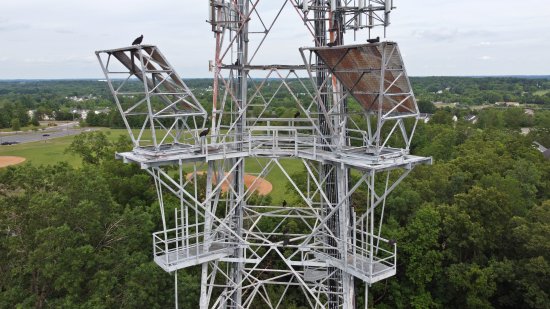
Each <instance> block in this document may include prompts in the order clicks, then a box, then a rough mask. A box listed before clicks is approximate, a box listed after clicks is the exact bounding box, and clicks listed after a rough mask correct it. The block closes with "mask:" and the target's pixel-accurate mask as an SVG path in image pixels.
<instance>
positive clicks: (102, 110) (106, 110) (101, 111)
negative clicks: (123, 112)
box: [94, 107, 111, 115]
mask: <svg viewBox="0 0 550 309" xmlns="http://www.w3.org/2000/svg"><path fill="white" fill-rule="evenodd" d="M109 112H111V109H110V108H108V107H105V108H103V109H98V110H95V111H94V113H95V114H96V115H99V114H108V113H109Z"/></svg>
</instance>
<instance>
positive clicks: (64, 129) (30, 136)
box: [0, 122, 94, 147]
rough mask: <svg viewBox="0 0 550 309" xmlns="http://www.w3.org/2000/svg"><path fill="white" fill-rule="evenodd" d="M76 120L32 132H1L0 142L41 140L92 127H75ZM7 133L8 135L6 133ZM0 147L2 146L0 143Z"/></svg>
mask: <svg viewBox="0 0 550 309" xmlns="http://www.w3.org/2000/svg"><path fill="white" fill-rule="evenodd" d="M77 125H78V122H69V123H65V124H61V125H58V126H55V127H48V128H45V129H44V130H40V131H33V132H21V133H16V134H14V133H12V132H10V133H5V132H4V133H3V134H0V144H2V143H5V142H9V143H13V142H15V143H30V142H37V141H43V140H48V139H53V138H58V137H63V136H69V135H76V134H79V133H81V132H85V131H91V130H94V129H89V128H86V129H80V128H77ZM8 134H9V135H8ZM0 147H2V146H1V145H0Z"/></svg>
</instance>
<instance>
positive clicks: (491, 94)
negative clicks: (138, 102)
mask: <svg viewBox="0 0 550 309" xmlns="http://www.w3.org/2000/svg"><path fill="white" fill-rule="evenodd" d="M273 81H274V82H273V83H269V82H267V83H266V84H265V85H264V89H265V91H266V93H265V95H266V96H269V95H270V94H274V93H275V92H276V91H277V88H278V85H279V83H278V81H279V80H278V79H273ZM185 82H186V83H187V85H188V86H189V87H190V88H191V89H192V90H193V92H194V94H195V96H196V97H197V99H198V100H199V101H200V102H201V103H202V104H203V105H204V107H205V108H206V110H208V111H210V106H209V103H210V102H212V91H211V88H209V87H211V85H212V80H211V79H191V80H186V81H185ZM255 82H256V83H259V82H260V81H254V80H252V81H251V84H252V86H251V87H254V83H255ZM288 82H289V84H290V86H291V87H293V83H295V84H296V85H298V83H299V81H298V80H290V81H288ZM302 82H303V83H304V84H306V85H307V84H308V81H306V80H304V81H302ZM411 83H412V85H413V88H414V92H415V94H416V97H417V99H418V100H419V102H432V103H433V102H442V103H458V106H461V107H472V106H479V105H484V104H494V103H497V102H517V103H521V104H529V105H531V106H532V107H537V108H550V79H549V78H548V77H545V76H542V77H412V78H411ZM140 86H141V85H140V83H138V82H137V81H130V82H129V89H133V88H132V87H135V89H136V90H137V89H140ZM113 106H114V102H113V101H112V96H111V94H110V92H109V90H108V87H107V86H106V82H105V81H98V80H3V81H0V129H2V128H14V129H17V128H19V127H25V126H30V125H35V126H38V124H37V122H38V121H41V120H44V119H45V118H46V116H47V117H48V118H55V119H56V120H74V119H77V120H78V118H79V115H78V114H76V115H75V114H74V113H73V111H74V110H92V112H91V113H88V115H89V116H91V117H90V119H89V120H88V122H89V123H88V125H91V126H110V127H121V126H122V121H121V120H120V119H119V117H118V112H117V111H116V110H115V109H114V108H111V111H110V112H109V113H107V114H104V115H99V116H97V115H96V114H94V113H93V110H94V109H96V110H97V109H104V108H106V107H113ZM272 106H273V107H275V111H274V115H271V116H274V117H282V116H285V117H286V116H292V113H293V112H292V111H289V110H288V107H294V102H293V101H292V99H291V98H290V97H288V96H287V95H286V94H284V93H280V94H278V95H275V97H274V99H273V102H272ZM425 106H426V105H422V106H421V109H422V112H427V113H433V111H434V110H433V109H432V108H430V107H429V106H428V107H426V108H423V107H425ZM29 110H33V111H34V116H33V117H30V116H29V114H28V111H29ZM251 112H252V113H254V112H255V111H254V110H253V111H251ZM256 112H257V111H256Z"/></svg>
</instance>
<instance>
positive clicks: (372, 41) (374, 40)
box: [367, 36, 380, 44]
mask: <svg viewBox="0 0 550 309" xmlns="http://www.w3.org/2000/svg"><path fill="white" fill-rule="evenodd" d="M367 42H369V43H371V44H372V43H378V42H380V37H379V36H377V37H376V38H375V39H368V40H367Z"/></svg>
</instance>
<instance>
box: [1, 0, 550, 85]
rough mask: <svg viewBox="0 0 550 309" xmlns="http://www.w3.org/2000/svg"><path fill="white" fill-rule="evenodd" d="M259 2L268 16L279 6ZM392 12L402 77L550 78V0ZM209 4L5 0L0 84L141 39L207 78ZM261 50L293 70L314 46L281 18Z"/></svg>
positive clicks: (434, 0) (90, 68) (434, 5)
mask: <svg viewBox="0 0 550 309" xmlns="http://www.w3.org/2000/svg"><path fill="white" fill-rule="evenodd" d="M264 2H265V3H268V4H266V7H265V10H266V12H267V13H266V15H267V16H269V15H270V13H273V12H274V10H273V8H272V7H270V6H271V5H272V4H274V3H282V0H264ZM394 5H395V6H396V7H397V9H396V10H395V11H394V12H393V13H392V19H391V21H392V25H391V26H390V27H389V28H388V37H387V39H389V40H393V41H396V42H398V43H399V44H400V48H401V52H402V54H403V57H404V60H405V64H406V67H407V71H408V73H409V75H412V76H426V75H550V0H523V1H512V0H394ZM207 6H208V1H207V0H154V1H151V0H150V1H142V0H4V1H2V4H1V7H0V42H1V43H0V79H16V78H17V79H19V78H101V77H102V73H101V70H100V67H99V65H98V63H97V60H96V58H95V55H94V51H95V50H100V49H111V48H117V47H123V46H127V45H129V44H130V43H131V41H132V40H133V39H134V38H135V37H137V36H138V35H140V34H142V33H143V34H144V36H145V39H144V44H154V45H157V46H159V47H160V49H161V50H162V51H163V53H164V54H165V56H166V57H167V58H168V59H169V61H170V62H171V63H172V64H173V65H174V66H175V67H176V69H177V70H178V72H179V73H180V75H182V76H183V77H184V78H189V77H211V76H212V75H211V73H209V72H208V60H210V59H212V58H213V46H214V40H213V37H212V34H211V32H210V26H209V25H208V24H207V23H206V22H205V20H206V19H207V13H208V10H207ZM289 8H290V7H289ZM350 39H351V37H350V38H346V40H347V42H348V43H351V42H350ZM365 39H366V38H365V36H364V34H361V35H360V36H358V40H359V41H361V42H364V41H365ZM268 43H269V44H266V46H265V50H264V51H263V52H262V54H261V55H260V56H259V57H258V58H257V60H258V62H257V63H256V64H259V63H261V62H263V63H286V64H299V63H300V59H299V58H298V51H297V49H298V47H301V46H311V45H312V40H311V37H310V36H308V35H307V33H306V32H305V31H304V27H303V26H302V24H301V23H300V21H299V19H298V16H297V15H296V12H295V11H291V10H288V12H286V13H285V14H283V15H282V17H281V22H280V23H279V24H277V25H276V26H275V30H274V31H273V33H272V35H271V36H270V38H269V40H268Z"/></svg>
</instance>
